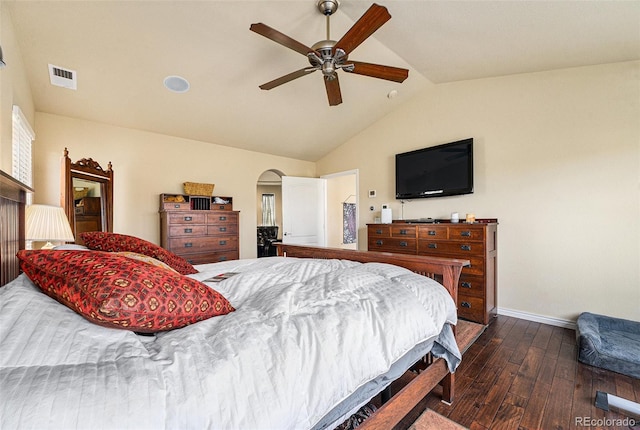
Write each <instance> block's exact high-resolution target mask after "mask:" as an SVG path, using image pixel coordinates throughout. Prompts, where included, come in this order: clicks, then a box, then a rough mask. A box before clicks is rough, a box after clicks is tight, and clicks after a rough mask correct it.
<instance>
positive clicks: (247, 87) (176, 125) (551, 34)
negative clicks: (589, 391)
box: [3, 0, 640, 161]
mask: <svg viewBox="0 0 640 430" xmlns="http://www.w3.org/2000/svg"><path fill="white" fill-rule="evenodd" d="M3 2H5V3H6V4H7V5H8V10H9V12H10V18H11V21H12V23H13V26H14V30H15V33H16V38H17V39H18V42H19V46H20V51H21V53H22V61H23V62H24V65H25V69H26V70H27V73H28V80H29V82H30V85H31V89H32V93H33V97H34V103H35V106H36V110H38V111H40V112H47V113H54V114H59V115H64V116H70V117H76V118H82V119H87V120H91V121H96V122H101V123H107V124H113V125H117V126H123V127H130V128H135V129H141V130H147V131H152V132H157V133H162V134H166V135H171V136H178V137H183V138H188V139H195V140H200V141H205V142H211V143H216V144H221V145H228V146H232V147H237V148H244V149H248V150H252V151H259V152H265V153H270V154H275V155H282V156H287V157H292V158H298V159H303V160H311V161H314V160H317V159H319V158H320V157H322V156H323V155H324V154H326V153H328V152H329V151H331V150H332V149H334V148H335V147H337V146H339V145H340V144H342V143H343V142H345V141H346V140H348V139H349V138H350V137H352V136H354V135H356V134H357V133H359V132H360V131H361V130H363V129H364V128H366V127H368V126H369V125H371V124H372V123H374V122H375V121H377V120H378V119H380V118H381V117H383V116H385V115H387V114H388V113H389V112H391V111H392V110H394V109H395V108H396V107H397V106H398V105H399V104H401V103H403V102H405V101H406V100H408V99H409V98H411V97H413V96H415V95H416V94H417V93H420V92H422V91H424V90H425V89H427V88H429V87H430V86H432V85H438V84H443V83H447V82H453V81H460V80H468V79H479V78H487V77H495V76H503V75H509V74H516V73H527V72H536V71H545V70H552V69H559V68H567V67H577V66H585V65H594V64H602V63H611V62H620V61H631V60H638V59H640V1H565V0H562V1H524V0H512V1H477V0H474V1H451V0H447V1H438V0H407V1H404V0H398V1H381V2H378V3H379V4H381V5H383V6H385V7H387V8H388V10H389V12H390V14H391V16H392V18H391V20H390V21H388V22H387V23H386V24H384V25H383V26H382V27H381V28H380V29H379V30H378V31H376V32H375V33H374V34H373V36H371V37H370V38H368V39H367V40H366V41H365V42H364V43H362V44H361V45H360V46H359V47H358V48H356V49H355V50H354V51H353V53H352V54H351V55H350V58H351V59H352V60H358V61H366V62H371V63H376V64H384V65H390V66H395V67H402V68H406V69H409V78H408V79H407V80H406V81H405V82H404V83H402V84H397V83H394V82H389V81H384V80H380V79H375V78H370V77H365V76H359V75H355V74H349V73H344V72H338V73H339V76H340V85H341V88H342V98H343V103H342V104H340V105H338V106H333V107H330V106H329V105H328V102H327V95H326V93H325V87H324V83H323V80H322V76H321V74H320V73H319V72H315V73H311V74H309V75H307V76H304V77H302V78H299V79H296V80H295V81H292V82H289V83H287V84H285V85H282V86H279V87H277V88H274V89H272V90H269V91H264V90H260V89H259V88H258V86H259V85H261V84H263V83H265V82H268V81H271V80H273V79H275V78H277V77H280V76H282V75H285V74H287V73H290V72H293V71H295V70H298V69H301V68H303V67H305V66H306V65H308V61H307V59H306V58H305V57H304V56H302V55H300V54H298V53H296V52H294V51H292V50H290V49H287V48H285V47H283V46H281V45H279V44H277V43H274V42H273V41H271V40H269V39H267V38H265V37H262V36H260V35H258V34H256V33H253V32H251V31H249V26H250V25H251V24H252V23H257V22H262V23H264V24H267V25H268V26H270V27H272V28H274V29H277V30H278V31H280V32H282V33H284V34H286V35H288V36H290V37H292V38H293V39H296V40H298V41H300V42H302V43H304V44H305V45H308V46H310V45H313V44H314V43H315V42H317V41H320V40H323V39H325V36H326V21H325V17H324V16H322V15H321V14H320V12H319V11H318V10H317V8H316V0H289V1H264V0H262V1H220V0H204V1H187V0H175V1H154V0H139V1H109V0H106V1H50V0H49V1H24V0H3ZM370 5H371V2H370V1H361V0H342V1H341V2H340V7H339V10H338V11H337V12H336V13H335V14H334V15H333V16H332V17H331V20H330V24H331V25H330V28H331V38H332V39H334V40H337V39H339V38H340V37H341V36H342V35H343V34H344V33H345V32H346V31H347V30H348V29H349V28H350V27H351V26H352V25H353V24H354V23H355V22H356V21H357V19H358V18H359V17H360V16H361V15H362V14H363V13H364V12H365V11H366V10H367V8H368V7H369V6H370ZM48 64H53V65H56V66H60V67H63V68H67V69H71V70H74V71H76V72H77V90H69V89H65V88H61V87H56V86H53V85H51V84H50V81H49V71H48ZM9 66H10V65H9ZM170 75H178V76H181V77H184V78H186V79H187V80H188V81H189V83H190V89H189V91H188V92H186V93H182V94H179V93H174V92H170V91H168V90H167V89H166V88H165V87H164V86H163V80H164V79H165V77H167V76H170ZM392 92H397V95H396V96H395V97H390V96H389V95H390V93H392Z"/></svg>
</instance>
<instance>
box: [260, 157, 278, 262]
mask: <svg viewBox="0 0 640 430" xmlns="http://www.w3.org/2000/svg"><path fill="white" fill-rule="evenodd" d="M282 176H284V173H282V172H281V171H279V170H275V169H270V170H266V171H264V172H263V173H262V174H261V175H260V177H259V178H258V182H257V185H256V208H257V212H256V225H257V230H256V245H257V256H258V257H266V256H271V255H275V248H274V247H273V242H274V241H279V240H281V239H282Z"/></svg>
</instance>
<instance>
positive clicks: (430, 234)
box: [428, 230, 436, 236]
mask: <svg viewBox="0 0 640 430" xmlns="http://www.w3.org/2000/svg"><path fill="white" fill-rule="evenodd" d="M428 235H429V236H435V235H436V231H435V230H429V233H428Z"/></svg>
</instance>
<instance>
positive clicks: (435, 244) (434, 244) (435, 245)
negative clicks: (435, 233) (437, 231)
mask: <svg viewBox="0 0 640 430" xmlns="http://www.w3.org/2000/svg"><path fill="white" fill-rule="evenodd" d="M428 247H429V248H431V249H436V248H438V244H437V243H430V244H429V245H428Z"/></svg>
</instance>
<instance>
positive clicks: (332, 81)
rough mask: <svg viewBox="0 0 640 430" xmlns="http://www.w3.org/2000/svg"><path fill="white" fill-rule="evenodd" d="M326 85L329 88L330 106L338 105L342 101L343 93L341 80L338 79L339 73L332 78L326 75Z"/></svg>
mask: <svg viewBox="0 0 640 430" xmlns="http://www.w3.org/2000/svg"><path fill="white" fill-rule="evenodd" d="M324 86H325V88H326V89H327V98H328V99H329V106H337V105H339V104H340V103H342V93H341V92H340V82H339V81H338V75H334V76H333V77H332V78H329V77H327V76H325V77H324Z"/></svg>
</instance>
